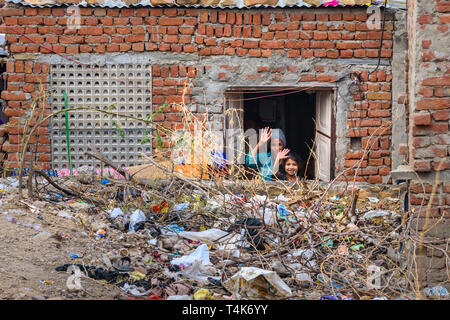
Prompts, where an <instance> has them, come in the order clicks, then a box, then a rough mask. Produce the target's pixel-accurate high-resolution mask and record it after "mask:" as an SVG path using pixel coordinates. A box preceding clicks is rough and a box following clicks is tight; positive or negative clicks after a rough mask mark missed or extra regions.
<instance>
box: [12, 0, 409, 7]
mask: <svg viewBox="0 0 450 320" xmlns="http://www.w3.org/2000/svg"><path fill="white" fill-rule="evenodd" d="M5 1H6V2H10V3H15V4H21V5H25V6H31V7H54V6H71V5H74V6H81V7H103V8H104V7H106V8H131V7H170V6H175V7H193V8H199V7H200V8H201V7H204V8H239V9H245V8H259V7H266V8H267V7H271V8H286V7H353V6H369V5H375V6H386V7H387V8H401V9H406V3H407V0H82V1H81V2H79V0H5Z"/></svg>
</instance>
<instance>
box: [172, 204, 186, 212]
mask: <svg viewBox="0 0 450 320" xmlns="http://www.w3.org/2000/svg"><path fill="white" fill-rule="evenodd" d="M187 207H189V202H184V203H178V204H176V205H174V206H173V210H174V211H182V210H186V209H187Z"/></svg>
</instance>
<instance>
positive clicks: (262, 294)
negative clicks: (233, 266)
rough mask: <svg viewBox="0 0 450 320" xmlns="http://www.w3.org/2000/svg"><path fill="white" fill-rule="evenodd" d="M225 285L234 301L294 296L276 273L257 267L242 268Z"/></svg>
mask: <svg viewBox="0 0 450 320" xmlns="http://www.w3.org/2000/svg"><path fill="white" fill-rule="evenodd" d="M223 285H224V287H225V288H226V289H227V290H228V291H230V292H232V293H233V299H241V298H248V299H276V298H283V297H287V296H290V295H292V291H291V289H290V288H289V287H288V286H287V285H286V283H284V281H283V280H281V279H280V277H279V276H278V275H277V274H276V272H274V271H269V270H264V269H259V268H255V267H244V268H241V270H239V272H237V273H236V274H234V275H233V276H232V277H231V278H230V279H229V280H228V281H226V282H224V284H223Z"/></svg>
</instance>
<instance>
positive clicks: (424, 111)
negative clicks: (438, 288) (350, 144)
mask: <svg viewBox="0 0 450 320" xmlns="http://www.w3.org/2000/svg"><path fill="white" fill-rule="evenodd" d="M409 15H410V17H409V24H410V31H409V38H410V40H411V41H410V47H409V50H410V59H411V57H413V58H414V59H415V60H414V61H413V62H411V61H410V63H412V64H413V65H412V66H411V68H410V73H409V76H410V79H411V81H410V85H409V90H410V99H411V100H412V101H413V103H411V104H410V108H411V111H412V113H411V117H410V144H409V146H410V164H411V165H412V167H413V168H414V170H415V171H416V172H417V173H418V179H416V180H414V181H412V182H411V185H410V202H411V205H412V213H413V214H412V222H413V223H412V226H413V229H414V231H416V232H418V234H419V235H423V236H424V237H425V239H426V240H427V241H428V243H431V244H433V245H435V246H436V247H438V248H440V249H441V250H443V251H447V252H448V239H449V238H450V183H449V180H450V153H449V151H450V147H449V143H450V136H449V133H448V129H449V128H448V126H449V109H450V67H449V62H448V61H449V51H448V37H449V24H450V1H445V0H429V1H426V2H424V1H417V0H414V1H411V7H410V12H409ZM414 15H416V17H417V18H415V17H414ZM412 40H414V41H412ZM438 172H439V175H437V173H438ZM428 205H429V207H428ZM425 230H426V232H425ZM423 232H424V233H423ZM414 236H417V234H414ZM416 254H417V260H416V264H417V266H418V269H419V270H421V273H420V275H421V277H422V278H421V280H422V281H423V282H422V285H423V286H433V285H437V284H443V283H444V282H446V284H445V285H446V286H447V288H448V289H450V283H449V274H448V270H449V266H450V261H449V260H448V258H446V257H445V256H444V254H443V253H442V252H440V251H439V250H434V249H433V250H432V249H431V248H429V247H428V248H427V246H426V245H425V246H424V248H422V250H418V251H417V252H416ZM418 261H420V262H421V264H419V262H418Z"/></svg>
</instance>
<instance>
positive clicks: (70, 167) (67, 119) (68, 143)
mask: <svg viewBox="0 0 450 320" xmlns="http://www.w3.org/2000/svg"><path fill="white" fill-rule="evenodd" d="M63 94H64V105H65V107H66V110H67V109H68V106H67V94H66V90H63ZM65 114H66V141H67V157H68V158H69V169H70V175H73V172H72V160H71V158H70V136H69V113H68V112H67V111H66V113H65Z"/></svg>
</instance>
